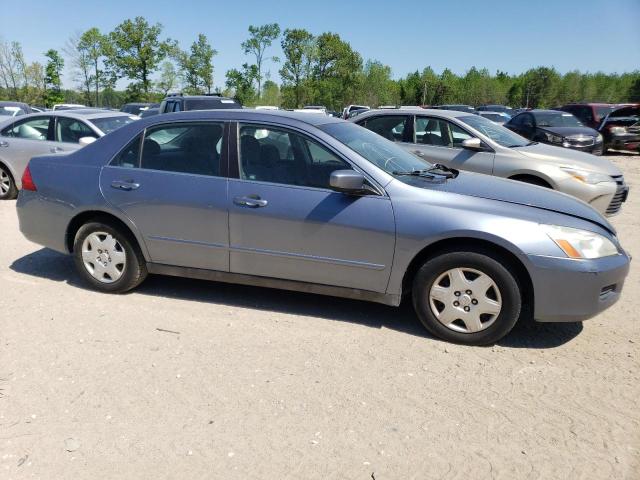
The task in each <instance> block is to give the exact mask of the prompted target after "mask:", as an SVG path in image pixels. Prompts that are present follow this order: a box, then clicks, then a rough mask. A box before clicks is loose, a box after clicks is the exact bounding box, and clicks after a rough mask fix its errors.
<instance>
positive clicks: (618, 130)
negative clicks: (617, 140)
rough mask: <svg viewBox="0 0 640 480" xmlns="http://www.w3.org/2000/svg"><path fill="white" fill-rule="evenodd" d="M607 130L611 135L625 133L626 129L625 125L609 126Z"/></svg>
mask: <svg viewBox="0 0 640 480" xmlns="http://www.w3.org/2000/svg"><path fill="white" fill-rule="evenodd" d="M609 131H610V132H611V134H612V135H624V134H625V133H627V129H626V128H625V127H611V128H610V129H609Z"/></svg>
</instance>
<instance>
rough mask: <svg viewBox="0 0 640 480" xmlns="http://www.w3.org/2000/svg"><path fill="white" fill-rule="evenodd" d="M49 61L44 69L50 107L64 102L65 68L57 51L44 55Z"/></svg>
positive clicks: (46, 100) (47, 101)
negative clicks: (63, 74)
mask: <svg viewBox="0 0 640 480" xmlns="http://www.w3.org/2000/svg"><path fill="white" fill-rule="evenodd" d="M44 56H45V57H47V58H48V59H49V60H48V61H47V65H46V67H45V69H44V72H45V73H44V86H45V89H46V98H45V102H46V105H47V106H48V107H50V106H52V105H54V104H56V103H60V102H62V101H63V100H64V96H63V94H62V91H61V89H62V81H61V76H62V69H63V68H64V60H63V58H62V57H61V56H60V54H59V53H58V51H57V50H54V49H50V50H48V51H47V53H45V54H44Z"/></svg>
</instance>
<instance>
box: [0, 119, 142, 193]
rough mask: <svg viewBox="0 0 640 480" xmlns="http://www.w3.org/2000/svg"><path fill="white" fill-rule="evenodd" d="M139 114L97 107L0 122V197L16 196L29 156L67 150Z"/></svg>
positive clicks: (125, 122) (121, 124)
mask: <svg viewBox="0 0 640 480" xmlns="http://www.w3.org/2000/svg"><path fill="white" fill-rule="evenodd" d="M136 119H138V117H136V116H134V115H130V114H126V113H121V112H110V111H107V110H99V109H90V108H86V109H78V110H65V111H60V112H47V113H35V114H31V115H22V116H20V117H13V118H11V119H10V120H5V121H4V122H1V123H0V200H9V199H12V198H15V197H16V196H17V194H18V190H19V189H20V188H21V185H22V181H21V179H22V173H23V172H24V169H25V168H26V166H27V164H28V163H29V160H30V159H31V157H35V156H36V155H44V154H49V153H68V152H72V151H74V150H77V149H78V148H80V147H82V146H83V145H86V144H88V143H90V142H91V141H93V140H95V139H96V138H99V137H102V136H104V135H106V134H107V133H109V132H111V131H113V130H115V129H117V128H119V127H121V126H123V125H126V124H128V123H131V122H133V121H134V120H136Z"/></svg>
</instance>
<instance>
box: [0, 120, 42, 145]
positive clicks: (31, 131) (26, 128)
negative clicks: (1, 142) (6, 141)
mask: <svg viewBox="0 0 640 480" xmlns="http://www.w3.org/2000/svg"><path fill="white" fill-rule="evenodd" d="M49 122H50V118H49V117H37V118H30V119H28V120H22V121H19V122H16V123H14V124H13V125H10V126H9V127H7V128H5V129H4V130H3V131H2V135H3V136H5V137H14V138H24V139H25V140H42V141H45V140H48V138H49Z"/></svg>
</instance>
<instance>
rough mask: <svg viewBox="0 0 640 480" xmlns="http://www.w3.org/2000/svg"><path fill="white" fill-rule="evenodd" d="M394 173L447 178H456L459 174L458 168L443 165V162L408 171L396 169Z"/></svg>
mask: <svg viewBox="0 0 640 480" xmlns="http://www.w3.org/2000/svg"><path fill="white" fill-rule="evenodd" d="M391 173H392V174H393V175H400V176H402V175H409V176H413V177H432V178H433V177H436V176H438V177H445V178H455V177H457V176H458V173H459V172H458V170H455V169H453V168H449V167H447V166H446V165H442V164H441V163H436V164H434V165H433V167H431V168H427V169H423V170H408V171H406V172H403V171H394V172H391Z"/></svg>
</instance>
